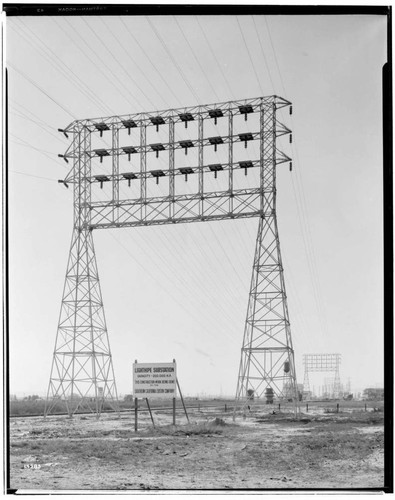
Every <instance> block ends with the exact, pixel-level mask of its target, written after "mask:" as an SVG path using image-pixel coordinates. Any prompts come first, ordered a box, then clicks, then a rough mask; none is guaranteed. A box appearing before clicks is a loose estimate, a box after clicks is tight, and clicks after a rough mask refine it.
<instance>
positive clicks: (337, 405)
mask: <svg viewBox="0 0 395 500" xmlns="http://www.w3.org/2000/svg"><path fill="white" fill-rule="evenodd" d="M336 413H339V403H337V404H336Z"/></svg>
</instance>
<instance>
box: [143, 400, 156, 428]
mask: <svg viewBox="0 0 395 500" xmlns="http://www.w3.org/2000/svg"><path fill="white" fill-rule="evenodd" d="M145 401H146V403H147V406H148V411H149V414H150V417H151V421H152V425H153V426H154V427H155V422H154V417H153V415H152V411H151V407H150V405H149V402H148V398H145Z"/></svg>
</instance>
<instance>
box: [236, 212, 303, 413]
mask: <svg viewBox="0 0 395 500" xmlns="http://www.w3.org/2000/svg"><path fill="white" fill-rule="evenodd" d="M284 386H286V387H287V394H284ZM250 391H253V394H254V399H255V398H265V399H266V401H269V400H270V397H268V395H269V394H270V393H271V391H272V392H273V395H274V397H275V398H277V399H279V400H282V399H285V398H287V396H289V395H291V396H292V401H293V403H294V410H295V413H296V412H297V411H298V408H299V405H298V390H297V383H296V373H295V363H294V351H293V347H292V340H291V331H290V323H289V318H288V308H287V302H286V293H285V285H284V276H283V267H282V262H281V255H280V246H279V239H278V231H277V222H276V217H275V215H272V216H269V217H265V218H264V217H261V218H260V220H259V227H258V236H257V240H256V249H255V257H254V265H253V272H252V280H251V288H250V294H249V302H248V309H247V318H246V323H245V330H244V338H243V344H242V348H241V361H240V368H239V376H238V384H237V391H236V405H235V407H236V408H238V407H239V406H241V407H242V408H244V407H245V406H246V404H247V403H248V401H249V399H248V393H249V392H250Z"/></svg>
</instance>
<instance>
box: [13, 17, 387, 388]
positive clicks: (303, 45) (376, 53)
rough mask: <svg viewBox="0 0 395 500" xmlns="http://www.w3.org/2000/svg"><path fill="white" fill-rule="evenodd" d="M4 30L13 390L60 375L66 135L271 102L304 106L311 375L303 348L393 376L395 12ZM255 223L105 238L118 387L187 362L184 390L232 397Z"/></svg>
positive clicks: (24, 21) (298, 125)
mask: <svg viewBox="0 0 395 500" xmlns="http://www.w3.org/2000/svg"><path fill="white" fill-rule="evenodd" d="M5 40H6V65H7V67H8V77H9V101H8V106H9V126H8V134H9V135H8V137H9V174H8V180H9V320H10V332H9V342H10V369H9V374H10V392H11V393H12V394H14V393H17V394H22V393H25V394H32V393H37V394H45V393H46V390H47V385H48V381H49V376H50V367H51V361H52V353H53V349H54V343H55V336H56V330H57V322H58V316H59V310H60V305H61V299H62V289H63V284H64V277H65V272H66V265H67V258H68V253H69V247H70V240H71V233H72V224H73V210H72V202H73V200H72V189H68V190H67V189H66V188H65V187H64V186H62V185H61V184H58V182H57V179H61V178H64V177H65V176H66V174H67V172H68V170H69V167H70V165H66V163H64V162H63V160H62V159H60V158H58V157H57V155H58V153H63V152H64V151H65V150H66V149H67V147H68V145H69V141H68V140H67V139H66V138H65V137H64V136H63V135H62V134H60V133H59V132H57V129H58V128H62V127H65V126H67V125H68V124H69V123H70V122H71V121H72V120H74V119H83V118H90V117H100V116H102V117H103V116H109V115H117V114H127V113H138V112H143V111H156V110H163V109H168V108H173V107H184V106H194V105H197V104H210V103H215V102H223V101H229V100H233V99H246V98H252V97H259V96H266V95H272V94H276V95H280V96H282V97H284V98H286V99H288V100H290V101H292V103H293V115H292V116H291V117H290V116H289V115H288V113H283V114H282V115H281V116H280V118H281V119H283V120H284V123H285V124H286V125H287V126H288V127H289V128H291V129H292V130H293V144H292V145H290V144H287V141H283V143H282V145H283V146H284V147H283V148H282V149H283V150H284V152H285V153H286V154H287V155H289V156H290V157H292V158H293V171H292V172H289V169H288V166H287V165H286V164H284V165H280V166H278V169H277V194H278V204H277V207H278V211H277V215H278V226H279V233H280V242H281V251H282V257H283V262H284V268H285V271H284V275H285V283H286V289H287V295H288V306H289V313H290V320H291V332H292V339H293V345H294V349H295V357H296V368H297V378H298V382H303V364H302V357H303V354H305V353H340V354H341V356H342V362H341V379H342V382H344V383H347V381H348V379H350V381H351V387H352V389H353V390H361V389H363V388H364V387H367V386H372V385H375V384H379V385H382V384H383V260H382V254H383V247H382V236H383V235H382V127H381V120H382V112H381V102H382V101H381V99H382V95H381V70H382V66H383V64H384V63H385V62H386V19H385V18H384V17H382V16H295V17H292V16H284V15H281V16H275V17H273V16H267V17H264V16H253V17H252V16H250V15H245V16H238V17H236V16H198V17H195V16H190V17H187V16H177V17H172V16H167V17H158V16H151V17H133V16H123V17H117V16H115V17H95V16H93V17H41V18H40V17H10V18H8V19H7V22H6V32H5ZM122 189H124V190H125V189H126V188H122ZM125 195H126V193H125ZM257 227H258V219H245V220H235V221H231V220H228V221H222V222H210V223H205V224H202V223H196V224H180V225H177V226H176V227H175V226H160V227H146V228H137V229H136V228H126V229H112V230H97V231H95V232H94V241H95V248H96V256H97V261H98V267H99V274H100V280H101V288H102V295H103V300H104V307H105V314H106V319H107V327H108V332H109V338H110V345H111V349H112V354H113V363H114V370H115V375H116V380H117V386H118V392H119V393H121V394H125V393H130V392H131V390H132V381H131V369H132V363H133V361H134V360H135V359H138V360H139V361H140V362H159V361H162V362H168V361H172V360H173V358H175V359H176V361H177V366H178V370H177V371H178V378H179V381H180V385H181V388H182V390H183V392H184V393H185V394H186V395H192V396H195V395H197V394H203V393H205V394H214V395H215V394H216V395H218V394H223V395H231V396H233V395H234V393H235V390H236V383H237V374H238V365H239V361H240V348H241V343H242V339H243V330H244V321H245V315H246V310H247V302H248V292H249V284H250V279H251V271H252V259H253V253H254V244H255V238H256V231H257ZM328 376H330V374H325V377H328ZM315 383H317V384H319V383H320V382H319V381H317V382H315Z"/></svg>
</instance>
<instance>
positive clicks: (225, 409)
mask: <svg viewBox="0 0 395 500" xmlns="http://www.w3.org/2000/svg"><path fill="white" fill-rule="evenodd" d="M226 411H227V408H226V403H225V413H226Z"/></svg>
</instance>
